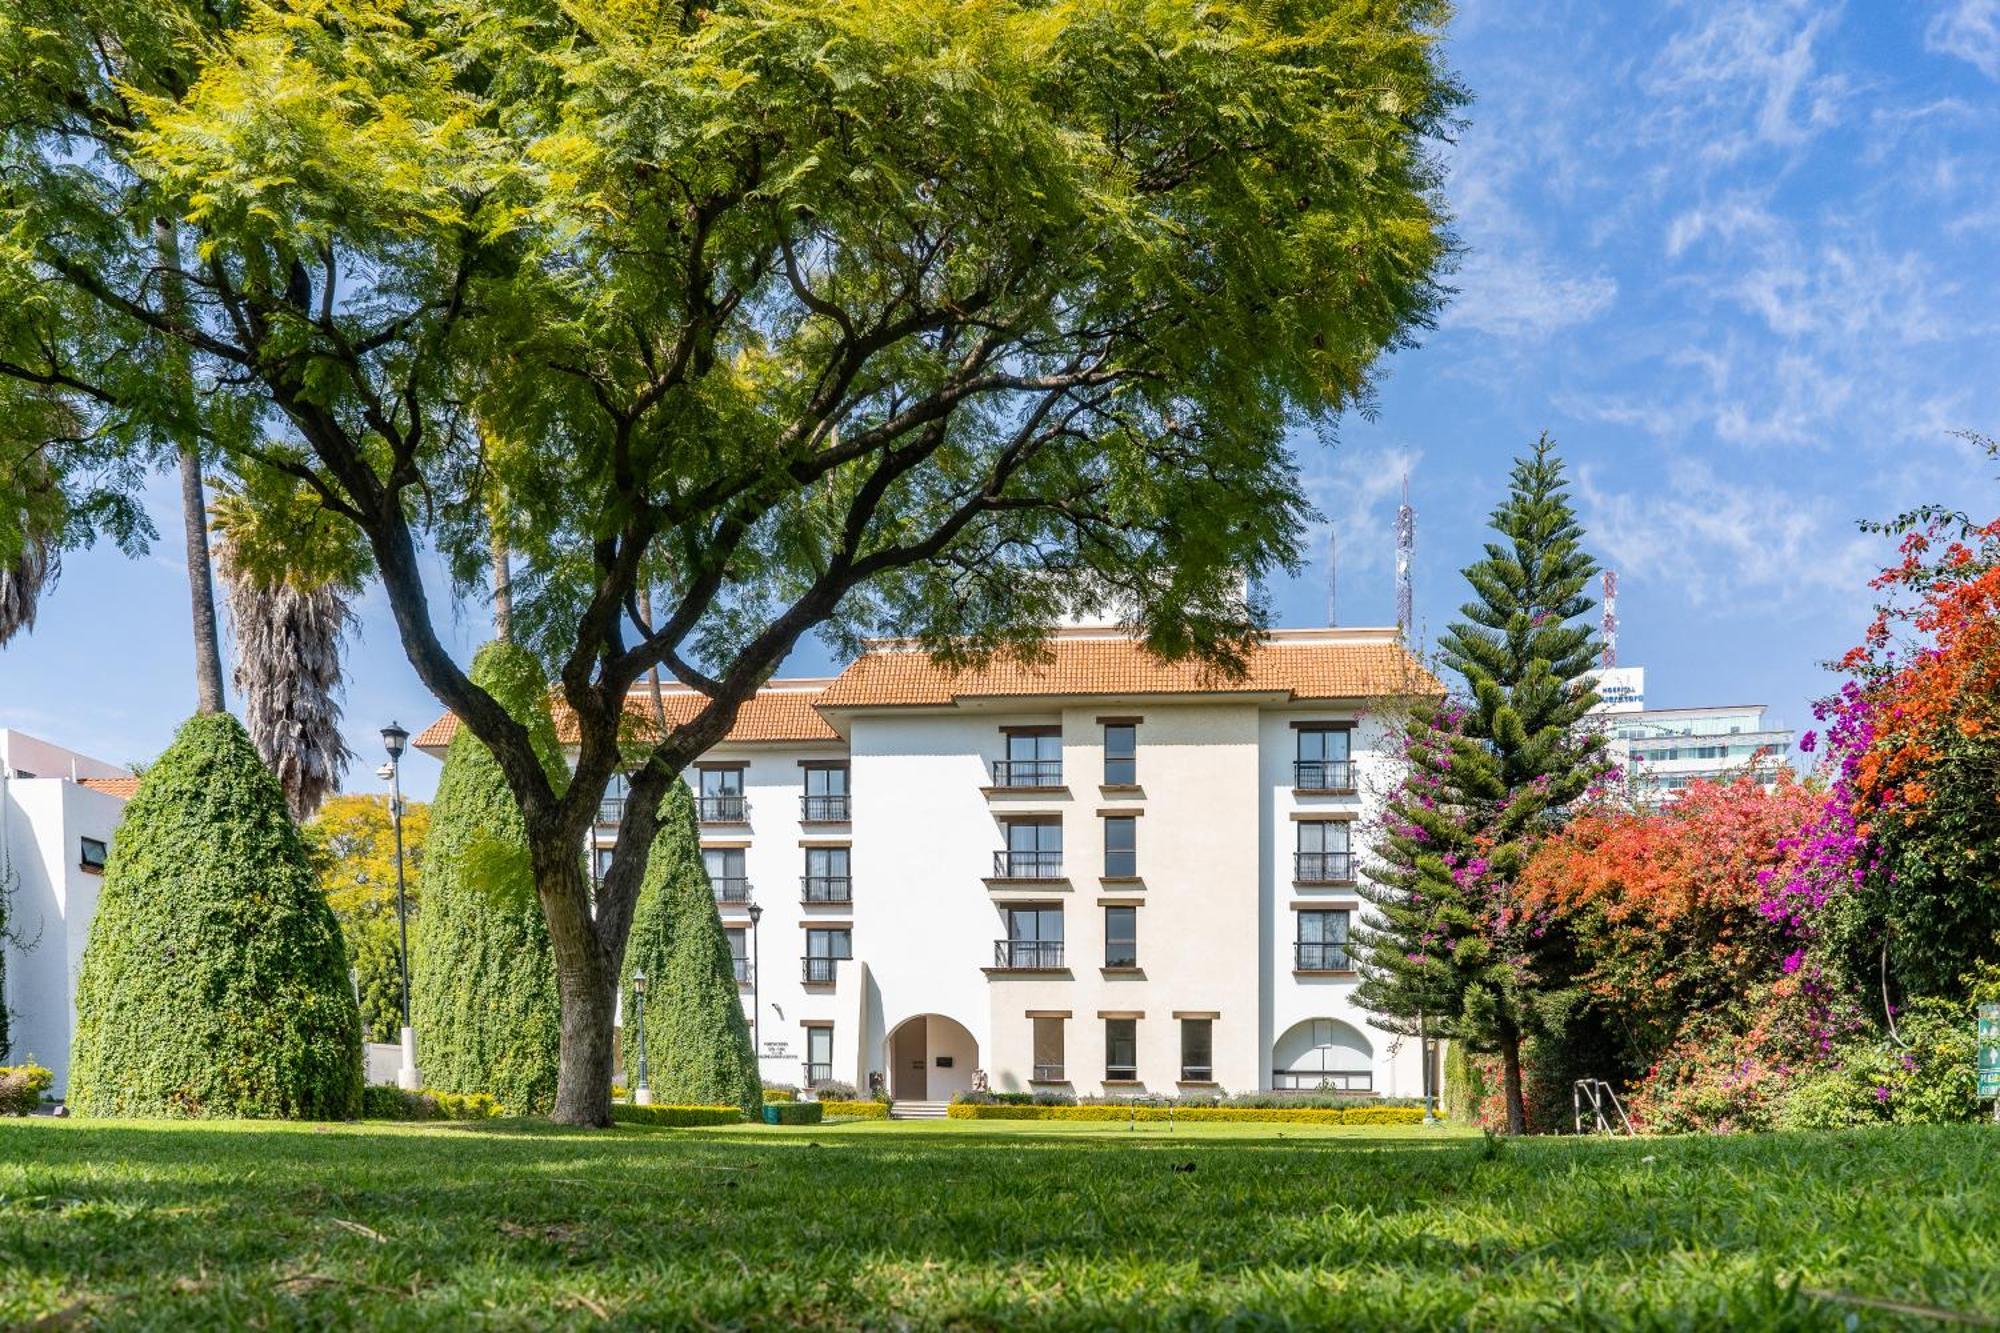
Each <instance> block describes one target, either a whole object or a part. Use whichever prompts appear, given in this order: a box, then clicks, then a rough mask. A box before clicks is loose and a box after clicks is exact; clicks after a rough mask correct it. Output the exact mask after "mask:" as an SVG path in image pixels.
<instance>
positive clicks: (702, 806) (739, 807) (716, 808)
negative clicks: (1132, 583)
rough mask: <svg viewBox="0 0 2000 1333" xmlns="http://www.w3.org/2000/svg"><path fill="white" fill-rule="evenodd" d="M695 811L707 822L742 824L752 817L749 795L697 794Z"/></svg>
mask: <svg viewBox="0 0 2000 1333" xmlns="http://www.w3.org/2000/svg"><path fill="white" fill-rule="evenodd" d="M695 813H696V814H697V815H698V816H699V817H700V818H701V821H702V822H703V823H705V824H741V823H742V822H743V821H744V820H746V819H748V818H750V798H749V797H747V796H740V795H738V796H697V797H696V798H695Z"/></svg>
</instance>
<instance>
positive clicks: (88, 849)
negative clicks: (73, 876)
mask: <svg viewBox="0 0 2000 1333" xmlns="http://www.w3.org/2000/svg"><path fill="white" fill-rule="evenodd" d="M110 856H111V849H110V848H109V847H107V846H105V845H104V839H102V838H85V839H83V842H82V845H81V847H80V848H79V849H78V853H77V862H78V864H79V865H80V866H81V867H82V868H83V869H85V870H89V871H93V872H96V873H102V872H103V870H104V863H105V861H107V860H109V859H110Z"/></svg>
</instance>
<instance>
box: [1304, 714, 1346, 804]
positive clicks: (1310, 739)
mask: <svg viewBox="0 0 2000 1333" xmlns="http://www.w3.org/2000/svg"><path fill="white" fill-rule="evenodd" d="M1351 734H1352V733H1351V732H1350V731H1349V730H1348V728H1346V727H1332V726H1326V727H1300V728H1299V731H1298V738H1299V739H1298V747H1299V750H1298V759H1297V761H1296V762H1295V763H1294V764H1293V766H1292V785H1293V786H1294V787H1297V788H1299V789H1301V790H1303V791H1352V790H1353V788H1354V760H1353V756H1352V755H1351V754H1350V752H1349V747H1350V745H1351Z"/></svg>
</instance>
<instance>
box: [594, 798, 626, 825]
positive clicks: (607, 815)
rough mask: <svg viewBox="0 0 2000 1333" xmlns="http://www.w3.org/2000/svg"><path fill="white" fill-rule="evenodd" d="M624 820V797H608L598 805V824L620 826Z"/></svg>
mask: <svg viewBox="0 0 2000 1333" xmlns="http://www.w3.org/2000/svg"><path fill="white" fill-rule="evenodd" d="M624 819H625V798H624V797H623V796H607V797H605V798H604V799H603V800H601V801H599V802H598V803H597V822H598V823H600V824H619V823H623V822H624Z"/></svg>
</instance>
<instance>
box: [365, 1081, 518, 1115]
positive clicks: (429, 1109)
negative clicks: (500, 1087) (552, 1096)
mask: <svg viewBox="0 0 2000 1333" xmlns="http://www.w3.org/2000/svg"><path fill="white" fill-rule="evenodd" d="M505 1114H506V1112H505V1111H504V1110H502V1109H501V1106H500V1103H499V1102H497V1101H495V1100H493V1097H492V1094H490V1093H484V1092H437V1091H434V1090H433V1089H430V1088H424V1089H421V1090H419V1091H417V1092H406V1091H404V1090H403V1089H402V1088H395V1087H390V1086H389V1085H387V1084H384V1083H374V1084H370V1085H369V1086H368V1087H365V1088H363V1089H362V1090H361V1118H362V1119H363V1120H491V1119H493V1118H494V1117H495V1116H501V1115H505Z"/></svg>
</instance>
